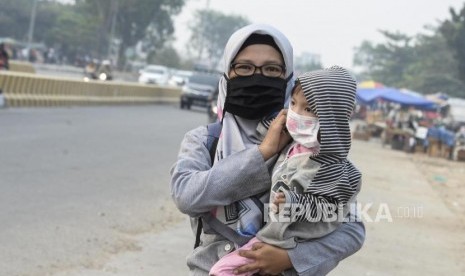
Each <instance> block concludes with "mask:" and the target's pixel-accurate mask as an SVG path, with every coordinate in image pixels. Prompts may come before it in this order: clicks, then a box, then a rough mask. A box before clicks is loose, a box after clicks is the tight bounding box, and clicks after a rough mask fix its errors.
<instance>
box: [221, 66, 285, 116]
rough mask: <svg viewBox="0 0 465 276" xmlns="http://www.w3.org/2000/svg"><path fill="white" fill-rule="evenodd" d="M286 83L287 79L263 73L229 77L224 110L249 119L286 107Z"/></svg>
mask: <svg viewBox="0 0 465 276" xmlns="http://www.w3.org/2000/svg"><path fill="white" fill-rule="evenodd" d="M286 85H287V82H286V80H285V79H282V78H269V77H265V76H262V75H261V74H254V75H251V76H247V77H240V76H238V77H234V78H232V79H229V80H228V82H227V92H226V101H225V103H224V110H225V111H227V112H229V113H231V114H234V115H237V116H239V117H242V118H245V119H249V120H255V119H262V118H264V117H266V116H268V115H269V114H271V113H274V112H276V111H279V110H281V109H282V108H283V107H284V96H285V91H286Z"/></svg>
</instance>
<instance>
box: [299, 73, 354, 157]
mask: <svg viewBox="0 0 465 276" xmlns="http://www.w3.org/2000/svg"><path fill="white" fill-rule="evenodd" d="M297 80H298V81H299V83H300V85H301V86H302V90H303V93H304V95H305V98H306V99H307V102H308V103H309V105H310V108H311V109H312V112H313V113H315V114H316V115H317V116H318V120H319V122H320V154H319V156H321V157H323V156H327V155H333V156H334V157H336V158H337V159H345V158H347V155H348V153H349V150H350V146H351V133H350V126H349V120H350V117H351V114H352V111H353V109H354V106H355V94H356V89H357V83H356V81H355V79H354V77H352V75H351V74H350V73H349V72H348V71H347V70H346V69H344V68H342V67H339V66H332V67H330V68H327V69H322V70H316V71H312V72H308V73H305V74H303V75H301V76H299V77H298V78H297Z"/></svg>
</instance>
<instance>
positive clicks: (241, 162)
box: [171, 127, 271, 216]
mask: <svg viewBox="0 0 465 276" xmlns="http://www.w3.org/2000/svg"><path fill="white" fill-rule="evenodd" d="M207 135H208V132H207V128H206V127H200V128H197V129H194V130H192V131H190V132H188V133H187V134H186V136H185V137H184V140H183V141H182V143H181V149H180V151H179V155H178V159H177V161H176V163H175V164H174V165H173V167H172V168H171V196H172V198H173V200H174V202H175V203H176V205H177V206H178V208H179V210H180V211H181V212H183V213H186V214H188V215H190V216H197V215H200V214H201V213H204V212H207V211H210V210H211V209H212V208H214V207H217V206H224V205H229V204H231V203H233V202H235V201H238V200H241V199H244V198H248V197H250V196H252V195H255V194H259V193H262V192H264V191H267V190H268V189H269V187H270V185H271V180H270V179H271V177H270V174H269V171H268V168H267V166H266V164H265V161H264V159H263V157H262V155H261V153H260V151H259V150H258V146H256V147H252V148H249V149H246V150H243V151H241V152H237V153H235V154H232V155H230V156H228V157H227V158H224V159H222V160H220V161H217V162H215V164H214V166H213V167H212V166H211V160H210V154H209V152H208V149H207V148H206V146H205V143H206V141H207ZM244 183H249V184H244Z"/></svg>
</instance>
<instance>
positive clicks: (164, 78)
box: [139, 65, 170, 85]
mask: <svg viewBox="0 0 465 276" xmlns="http://www.w3.org/2000/svg"><path fill="white" fill-rule="evenodd" d="M139 74H140V75H139V83H146V84H149V83H153V84H160V85H166V84H168V80H169V79H170V71H169V70H168V67H166V66H161V65H148V66H147V67H145V68H144V69H142V70H140V71H139Z"/></svg>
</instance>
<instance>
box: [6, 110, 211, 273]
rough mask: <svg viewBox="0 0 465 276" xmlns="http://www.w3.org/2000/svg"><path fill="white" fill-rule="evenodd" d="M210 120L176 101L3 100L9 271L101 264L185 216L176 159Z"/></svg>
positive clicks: (53, 271)
mask: <svg viewBox="0 0 465 276" xmlns="http://www.w3.org/2000/svg"><path fill="white" fill-rule="evenodd" d="M206 121H207V116H206V113H205V112H203V110H199V109H197V110H190V111H186V110H180V109H179V108H178V107H177V106H169V105H147V106H126V107H76V108H52V109H45V108H44V109H41V108H32V109H0V191H1V192H0V221H1V227H0V260H1V261H0V275H51V274H54V273H55V272H60V271H66V270H67V269H73V268H75V267H84V268H89V269H92V268H98V267H99V266H101V265H102V264H103V263H105V262H106V260H107V259H108V256H109V255H111V254H116V253H118V252H120V251H131V250H137V249H138V248H137V247H138V245H137V244H135V243H133V242H131V236H133V235H141V234H144V233H148V232H154V231H159V230H160V231H162V230H163V229H166V227H167V224H169V223H173V224H176V223H179V220H178V221H176V219H173V218H170V216H171V215H172V214H171V213H170V212H171V209H172V203H171V201H170V198H169V168H170V166H171V165H172V164H173V162H174V160H175V158H176V154H177V151H178V148H179V143H180V141H181V139H182V137H183V135H184V133H185V132H186V131H187V130H189V129H192V128H193V127H195V126H198V125H201V124H206ZM188 246H189V248H190V246H191V245H188ZM181 262H182V261H181Z"/></svg>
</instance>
